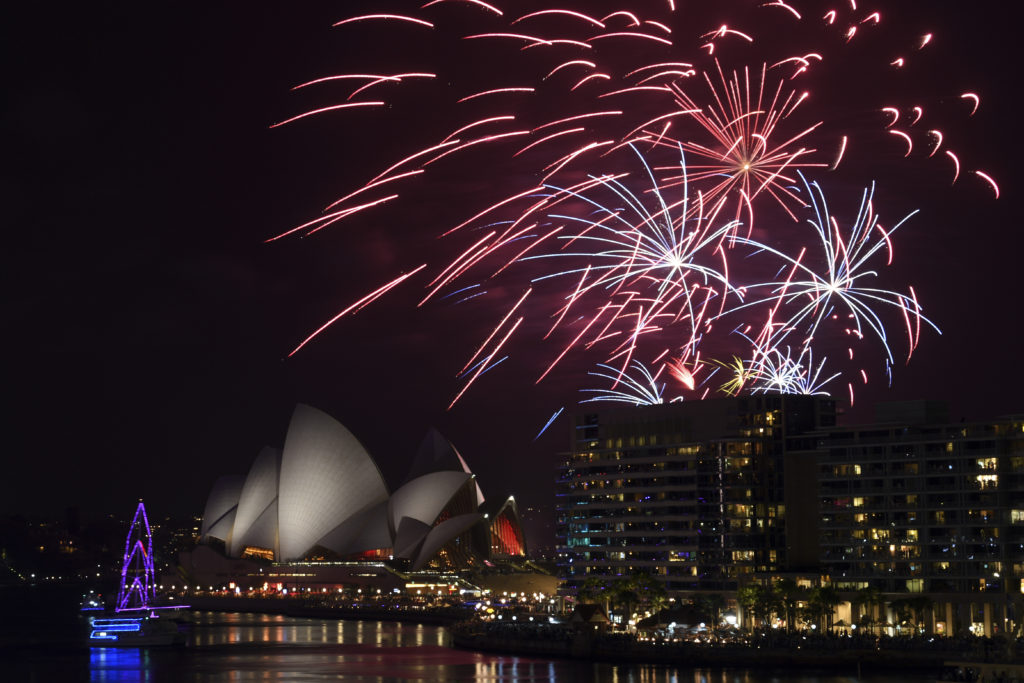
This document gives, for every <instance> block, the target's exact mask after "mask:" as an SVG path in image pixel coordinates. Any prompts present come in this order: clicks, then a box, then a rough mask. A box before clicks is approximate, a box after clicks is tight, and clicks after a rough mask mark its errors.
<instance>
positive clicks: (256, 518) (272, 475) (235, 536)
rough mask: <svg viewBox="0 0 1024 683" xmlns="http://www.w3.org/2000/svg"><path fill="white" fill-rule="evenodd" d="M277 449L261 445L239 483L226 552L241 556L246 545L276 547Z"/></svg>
mask: <svg viewBox="0 0 1024 683" xmlns="http://www.w3.org/2000/svg"><path fill="white" fill-rule="evenodd" d="M280 462H281V452H280V451H279V450H277V449H276V448H271V447H269V446H267V447H265V448H264V449H263V450H262V451H260V454H259V455H258V456H256V460H255V461H254V462H253V464H252V467H251V468H249V474H248V476H246V478H245V484H243V485H242V492H241V494H240V495H239V497H238V509H237V510H236V511H235V524H234V528H233V529H232V531H231V538H230V539H229V541H228V544H227V545H228V554H229V555H241V554H242V551H243V550H244V549H245V547H246V546H257V547H260V548H268V549H272V550H277V543H276V538H275V537H276V535H277V520H276V519H272V518H273V517H274V516H275V515H276V514H277V478H278V467H279V465H280Z"/></svg>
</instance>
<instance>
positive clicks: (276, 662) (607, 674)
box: [89, 613, 926, 683]
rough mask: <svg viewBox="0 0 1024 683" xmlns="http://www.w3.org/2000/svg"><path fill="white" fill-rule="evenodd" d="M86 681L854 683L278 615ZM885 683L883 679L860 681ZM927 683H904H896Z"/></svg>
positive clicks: (212, 626) (246, 619)
mask: <svg viewBox="0 0 1024 683" xmlns="http://www.w3.org/2000/svg"><path fill="white" fill-rule="evenodd" d="M89 671H90V679H89V680H91V681H100V682H104V683H106V682H108V681H109V682H112V683H113V682H120V681H165V680H173V681H182V682H185V683H187V682H189V681H195V682H197V683H198V682H202V683H221V682H230V683H241V682H249V681H261V682H269V683H278V682H282V681H293V680H320V679H331V680H343V681H356V682H359V683H364V682H365V683H391V682H392V681H408V680H415V681H424V682H433V681H441V680H443V681H467V682H472V683H503V682H505V681H507V682H509V683H518V682H526V683H562V682H564V681H594V682H595V683H854V682H855V681H858V679H856V678H851V677H845V676H802V675H796V674H785V673H777V674H771V673H768V672H759V671H743V670H735V671H712V670H694V669H687V668H684V667H670V666H633V665H615V664H608V663H588V662H576V661H567V660H547V659H541V658H523V657H508V656H499V655H490V654H483V653H478V652H469V651H464V650H453V649H450V648H448V647H447V646H446V635H445V631H444V629H443V628H440V627H436V626H425V625H423V624H416V625H413V624H400V623H392V622H381V621H376V622H371V621H367V622H362V621H330V620H319V619H302V618H294V617H286V616H281V615H259V614H217V613H197V614H196V615H195V621H194V624H193V625H192V628H191V630H190V631H189V634H188V638H187V641H186V647H185V648H177V649H160V648H152V649H115V648H92V649H91V650H90V657H89ZM859 680H860V683H868V682H869V681H872V683H883V682H885V681H888V680H891V679H887V678H886V677H878V678H875V679H871V678H864V679H859ZM925 680H926V679H914V678H913V677H901V683H923V682H924V681H925Z"/></svg>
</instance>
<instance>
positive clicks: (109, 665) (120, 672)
mask: <svg viewBox="0 0 1024 683" xmlns="http://www.w3.org/2000/svg"><path fill="white" fill-rule="evenodd" d="M151 665H152V662H151V661H150V657H149V651H148V650H147V649H145V648H116V647H91V648H89V674H90V675H89V680H90V681H96V682H97V683H134V682H135V681H151V680H153V674H152V672H151V670H150V669H151Z"/></svg>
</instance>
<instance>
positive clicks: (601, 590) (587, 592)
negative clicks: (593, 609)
mask: <svg viewBox="0 0 1024 683" xmlns="http://www.w3.org/2000/svg"><path fill="white" fill-rule="evenodd" d="M576 597H577V598H579V600H580V602H589V603H594V604H596V603H602V602H605V603H606V602H608V581H607V580H606V579H605V577H603V576H588V577H587V578H586V579H585V580H584V581H583V583H581V584H580V587H579V588H577V589H576Z"/></svg>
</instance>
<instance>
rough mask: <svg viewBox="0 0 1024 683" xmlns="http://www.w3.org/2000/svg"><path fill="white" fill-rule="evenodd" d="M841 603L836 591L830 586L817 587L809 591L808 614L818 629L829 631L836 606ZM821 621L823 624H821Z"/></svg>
mask: <svg viewBox="0 0 1024 683" xmlns="http://www.w3.org/2000/svg"><path fill="white" fill-rule="evenodd" d="M842 601H843V599H842V598H840V597H839V593H838V591H836V589H835V588H833V587H832V586H818V587H817V588H813V589H811V594H810V596H808V598H807V607H808V613H809V614H811V615H812V616H813V619H814V622H815V623H816V624H818V626H819V627H821V628H822V629H824V630H826V631H831V630H832V621H833V619H834V617H835V610H836V606H837V605H839V604H840V603H842ZM823 621H824V623H822V622H823Z"/></svg>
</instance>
